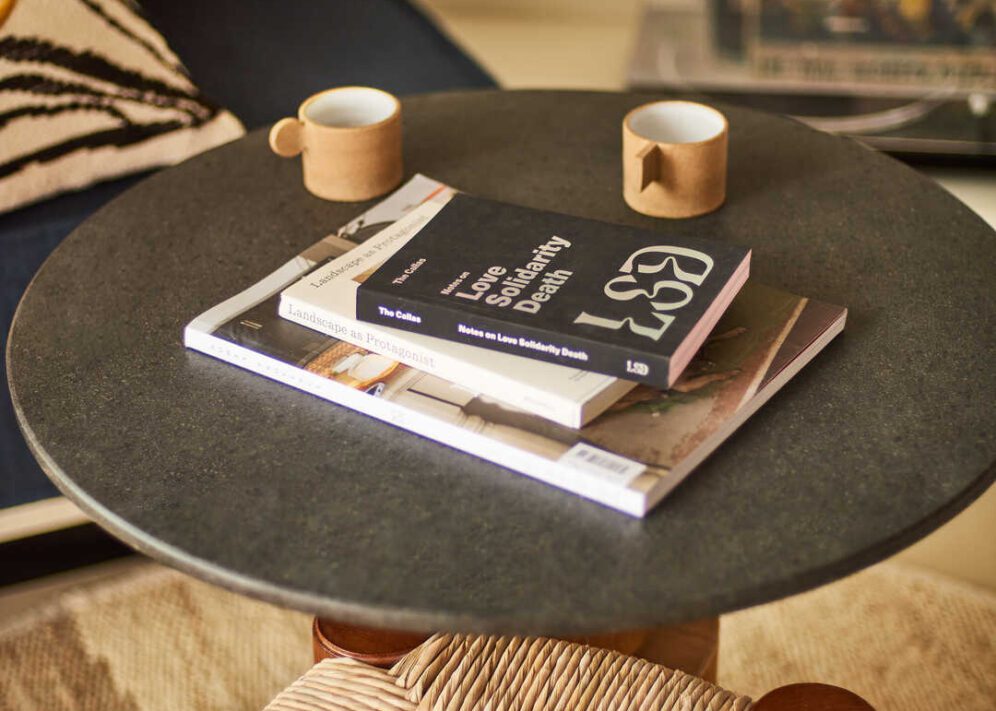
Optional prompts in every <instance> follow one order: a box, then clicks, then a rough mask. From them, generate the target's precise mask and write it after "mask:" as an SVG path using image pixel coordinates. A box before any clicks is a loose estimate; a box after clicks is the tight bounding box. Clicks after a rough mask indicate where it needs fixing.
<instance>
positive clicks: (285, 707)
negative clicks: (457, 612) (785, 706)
mask: <svg viewBox="0 0 996 711" xmlns="http://www.w3.org/2000/svg"><path fill="white" fill-rule="evenodd" d="M481 708H488V709H494V710H495V711H499V710H502V709H508V710H509V711H512V710H513V709H527V708H528V709H534V710H535V711H554V710H555V709H558V710H559V709H571V710H577V711H585V710H586V709H592V710H594V709H674V710H675V711H679V710H680V711H741V710H743V709H749V708H751V700H750V698H748V697H746V696H741V695H739V694H734V693H731V692H729V691H725V690H724V689H721V688H719V687H718V686H715V685H714V684H710V683H709V682H707V681H704V680H702V679H699V678H698V677H695V676H692V675H690V674H686V673H684V672H681V671H675V670H671V669H667V668H666V667H662V666H659V665H656V664H652V663H650V662H648V661H645V660H642V659H637V658H635V657H628V656H625V655H623V654H619V653H618V652H611V651H608V650H605V649H599V648H596V647H589V646H585V645H581V644H575V643H571V642H564V641H559V640H554V639H547V638H543V637H498V636H478V635H452V634H437V635H435V636H433V637H431V638H429V640H427V641H426V642H425V643H424V644H422V645H420V646H418V647H417V648H415V649H414V650H413V651H412V652H410V653H409V654H407V655H405V656H404V657H403V658H402V659H401V661H399V662H398V663H397V664H395V665H394V666H393V667H392V668H391V669H389V670H388V669H379V668H377V667H373V666H369V665H367V664H364V663H362V662H358V661H355V660H353V659H324V660H323V661H321V662H319V663H318V664H316V665H315V666H314V667H312V669H311V670H310V671H309V672H308V673H306V674H305V675H304V676H302V677H301V678H300V679H298V680H297V681H296V682H294V684H292V685H291V686H290V687H288V688H287V689H285V690H284V691H283V692H282V693H281V694H280V695H279V696H277V698H275V699H274V700H273V701H272V702H271V703H270V705H269V706H267V708H266V711H333V710H335V711H338V710H339V709H343V710H347V709H348V710H349V711H367V710H368V709H369V710H370V711H374V710H376V711H423V710H426V711H427V710H429V709H433V710H436V709H439V710H440V711H441V710H443V709H446V710H447V711H469V710H470V709H481Z"/></svg>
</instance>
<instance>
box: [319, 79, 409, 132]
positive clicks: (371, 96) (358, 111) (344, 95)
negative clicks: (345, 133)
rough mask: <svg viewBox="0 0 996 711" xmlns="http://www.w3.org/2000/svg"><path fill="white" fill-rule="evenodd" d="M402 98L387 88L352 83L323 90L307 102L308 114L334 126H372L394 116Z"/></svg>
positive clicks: (322, 123) (320, 121) (324, 124)
mask: <svg viewBox="0 0 996 711" xmlns="http://www.w3.org/2000/svg"><path fill="white" fill-rule="evenodd" d="M397 109H398V100H397V99H395V98H394V97H393V96H391V95H390V94H388V93H387V92H386V91H380V90H378V89H368V88H366V87H362V86H351V87H346V88H344V89H334V90H332V91H328V92H325V93H324V94H319V95H318V96H316V97H315V98H314V99H311V100H310V101H309V102H308V103H307V104H305V106H304V112H303V113H304V118H306V119H307V120H309V121H312V122H314V123H317V124H319V125H321V126H328V127H330V128H356V127H358V126H372V125H373V124H375V123H380V122H381V121H383V120H385V119H388V118H390V117H391V116H392V115H393V114H394V112H395V111H397Z"/></svg>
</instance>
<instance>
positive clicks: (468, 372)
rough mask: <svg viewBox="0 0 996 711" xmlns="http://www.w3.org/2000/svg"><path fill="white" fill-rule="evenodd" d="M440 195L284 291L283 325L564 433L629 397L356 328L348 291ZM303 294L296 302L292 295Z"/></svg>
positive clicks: (585, 377) (568, 374)
mask: <svg viewBox="0 0 996 711" xmlns="http://www.w3.org/2000/svg"><path fill="white" fill-rule="evenodd" d="M453 194H454V191H453V190H452V189H449V188H446V189H441V190H440V191H438V192H437V193H436V194H434V195H433V196H432V198H431V199H430V200H426V201H425V202H424V203H423V204H421V205H419V206H418V207H416V208H413V209H412V210H411V211H410V212H409V213H408V214H407V215H405V216H404V217H403V218H402V219H400V220H398V221H397V222H394V223H390V224H388V225H385V226H384V227H383V229H382V230H381V231H380V232H379V233H377V234H375V235H374V236H372V237H370V238H369V239H367V240H366V241H365V242H364V244H363V248H362V249H354V250H350V251H349V252H348V253H346V254H343V255H342V256H341V257H340V258H338V259H332V260H329V261H328V263H327V264H325V265H324V266H322V267H321V268H320V269H317V270H315V271H314V272H311V273H309V274H308V275H307V277H306V278H302V279H301V280H299V281H298V283H297V284H294V285H292V286H291V287H289V288H288V289H287V290H285V291H284V294H283V296H282V298H281V301H280V315H281V316H283V317H284V318H286V319H288V320H291V321H294V322H295V323H299V324H301V325H303V326H308V327H309V328H313V329H315V330H318V331H321V332H322V333H325V334H326V335H329V336H334V337H336V338H340V339H342V340H344V341H346V342H348V343H352V344H353V345H356V346H361V347H363V348H368V349H370V350H372V351H376V352H378V353H380V354H382V355H385V356H389V357H391V358H393V359H395V360H397V361H399V362H402V363H405V364H406V365H410V366H413V367H415V368H418V369H420V370H422V371H424V372H427V373H432V374H433V375H438V376H440V377H442V378H445V379H446V380H448V381H450V382H453V383H456V384H457V385H461V386H463V387H466V388H468V389H470V390H473V391H474V392H478V393H480V394H482V395H487V396H490V397H493V398H495V399H498V400H501V401H503V402H504V403H505V404H507V405H512V406H513V407H516V408H519V409H522V410H526V411H527V412H531V413H533V414H535V415H539V416H541V417H545V418H547V419H548V420H552V421H554V422H557V423H558V424H562V425H566V426H568V427H581V426H582V425H584V424H586V423H588V422H590V421H591V420H592V419H593V418H594V417H595V416H597V415H599V414H600V413H602V412H604V411H605V408H607V407H609V405H611V404H612V403H614V402H615V401H616V400H618V399H619V398H620V397H622V396H623V395H624V394H625V393H627V392H628V391H629V390H631V389H632V388H633V387H634V386H635V385H636V384H635V383H634V382H632V381H628V380H622V379H620V378H614V377H612V376H610V375H603V374H601V373H593V372H590V371H587V370H582V369H579V368H575V367H568V366H563V365H556V364H553V363H542V362H538V361H535V360H532V359H529V358H522V357H520V356H516V355H509V354H506V353H499V352H496V351H486V350H481V349H480V348H474V347H472V346H469V345H464V344H461V343H453V342H449V341H444V340H441V339H438V338H431V337H429V336H424V335H419V334H416V333H411V332H407V331H402V330H399V329H396V328H389V327H385V326H381V325H377V324H371V323H365V322H362V321H357V320H356V318H355V317H354V315H355V313H356V288H357V286H358V285H359V283H360V282H361V281H362V279H363V278H364V275H366V274H367V273H369V272H371V271H373V270H375V269H376V268H377V267H378V266H379V265H380V264H381V263H382V262H383V261H384V259H385V258H386V257H387V256H388V255H389V253H390V245H391V244H393V243H396V242H402V241H404V240H406V239H408V238H409V237H410V236H411V235H412V234H414V233H415V232H416V231H418V229H420V228H421V227H422V226H423V225H425V224H426V223H427V222H428V221H429V220H430V219H431V218H432V216H433V215H435V214H436V212H438V211H439V210H440V209H441V208H442V206H443V205H444V204H446V202H447V201H448V200H449V199H450V198H451V197H452V196H453ZM298 293H301V294H303V296H302V298H300V299H298V298H296V297H295V294H298Z"/></svg>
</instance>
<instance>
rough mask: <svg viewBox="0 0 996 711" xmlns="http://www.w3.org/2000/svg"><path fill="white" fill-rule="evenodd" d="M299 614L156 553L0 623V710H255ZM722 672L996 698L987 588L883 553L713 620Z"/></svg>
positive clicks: (887, 697)
mask: <svg viewBox="0 0 996 711" xmlns="http://www.w3.org/2000/svg"><path fill="white" fill-rule="evenodd" d="M309 622H310V620H309V618H308V616H306V615H303V614H300V613H296V612H290V611H287V610H282V609H279V608H276V607H273V606H270V605H266V604H264V603H259V602H256V601H253V600H249V599H248V598H244V597H241V596H239V595H234V594H232V593H228V592H225V591H224V590H221V589H219V588H215V587H212V586H209V585H206V584H204V583H200V582H198V581H196V580H193V579H192V578H189V577H187V576H184V575H181V574H179V573H176V572H173V571H170V570H167V569H165V568H162V567H160V566H157V565H155V564H152V563H148V564H145V565H142V566H139V567H137V568H135V569H132V570H129V571H128V572H125V573H122V574H120V575H118V576H117V577H115V578H114V579H111V580H109V581H103V582H100V583H98V584H95V585H91V586H88V587H83V588H80V589H78V590H75V591H73V592H71V593H69V594H66V595H63V596H62V597H61V598H60V599H59V600H58V601H57V602H55V603H51V604H48V605H46V606H45V607H44V608H42V609H35V610H29V611H28V613H27V614H20V615H18V616H17V618H16V619H14V620H10V619H7V620H6V621H4V622H2V623H0V709H2V710H3V711H7V710H8V709H9V710H11V711H13V710H17V711H64V710H65V711H77V710H79V711H90V710H93V711H98V710H99V711H115V710H117V709H122V710H124V711H131V710H136V711H153V710H155V711H160V710H162V711H166V710H169V711H175V710H179V709H183V710H184V711H207V710H212V711H213V710H215V709H218V710H221V709H238V710H242V709H245V710H249V709H261V708H262V707H263V706H264V705H265V704H266V703H267V702H268V701H269V700H270V699H271V698H272V697H273V696H274V695H276V693H277V692H278V691H280V690H281V689H283V688H284V687H285V686H287V685H288V684H290V683H291V682H292V681H294V679H296V678H297V677H298V676H299V675H300V674H302V673H303V672H304V671H305V670H306V669H308V667H309V666H310V653H311V652H310V636H309V635H310V631H309ZM721 640H722V641H721V649H722V651H721V655H720V678H719V682H720V684H721V685H723V686H725V687H726V688H729V689H734V690H736V691H739V692H741V693H746V694H750V695H752V696H754V697H755V698H757V697H758V696H760V695H762V694H763V693H764V692H765V691H767V690H770V689H771V688H774V687H776V686H780V685H782V684H787V683H791V682H794V681H822V682H827V683H832V684H838V685H840V686H845V687H847V688H850V689H852V690H854V691H856V692H858V693H860V694H862V695H863V696H865V697H866V698H867V699H868V700H869V701H871V702H872V703H873V704H874V705H875V706H876V708H878V709H880V711H889V710H890V709H903V710H909V711H919V710H921V709H922V710H923V711H927V710H928V709H929V710H930V711H934V710H936V709H959V710H961V711H990V710H991V709H993V708H994V707H996V595H993V594H990V593H988V592H984V591H981V590H978V589H974V588H969V587H967V586H963V585H961V584H959V583H956V582H953V581H951V580H949V579H947V578H943V577H940V576H936V575H932V574H930V573H926V572H922V571H919V570H916V569H911V568H907V567H903V566H900V565H897V564H894V563H888V564H882V565H879V566H875V567H873V568H870V569H869V570H866V571H864V572H862V573H859V574H857V575H854V576H852V577H850V578H847V579H846V580H843V581H840V582H838V583H835V584H833V585H829V586H826V587H823V588H820V589H818V590H815V591H813V592H810V593H806V594H803V595H799V596H796V597H793V598H789V599H787V600H783V601H780V602H776V603H772V604H769V605H763V606H760V607H756V608H752V609H750V610H745V611H743V612H738V613H736V614H733V615H728V616H726V617H724V618H723V620H722V631H721Z"/></svg>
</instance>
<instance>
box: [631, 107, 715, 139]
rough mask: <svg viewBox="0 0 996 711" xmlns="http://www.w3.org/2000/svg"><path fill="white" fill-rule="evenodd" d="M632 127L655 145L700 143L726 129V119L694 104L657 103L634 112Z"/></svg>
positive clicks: (711, 110) (712, 110)
mask: <svg viewBox="0 0 996 711" xmlns="http://www.w3.org/2000/svg"><path fill="white" fill-rule="evenodd" d="M629 127H630V129H632V131H633V132H634V133H636V134H637V135H639V136H641V137H643V138H646V139H647V140H649V141H654V142H655V143H701V142H702V141H708V140H709V139H710V138H715V137H716V136H718V135H719V134H721V133H722V132H723V131H724V130H725V128H726V119H725V118H723V114H721V113H719V112H718V111H716V109H713V108H710V107H708V106H704V105H702V104H696V103H693V102H691V101H658V102H657V103H655V104H650V105H649V106H644V107H643V108H642V109H638V110H637V111H634V112H633V113H632V114H631V115H630V117H629Z"/></svg>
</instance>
